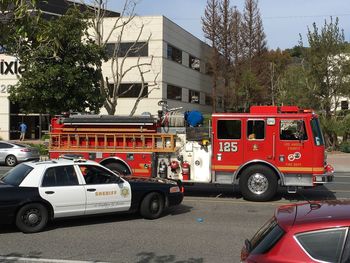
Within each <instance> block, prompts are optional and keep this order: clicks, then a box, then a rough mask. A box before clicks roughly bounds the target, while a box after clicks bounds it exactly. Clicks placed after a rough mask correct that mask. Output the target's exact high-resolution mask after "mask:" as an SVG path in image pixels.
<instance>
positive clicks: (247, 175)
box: [239, 165, 278, 202]
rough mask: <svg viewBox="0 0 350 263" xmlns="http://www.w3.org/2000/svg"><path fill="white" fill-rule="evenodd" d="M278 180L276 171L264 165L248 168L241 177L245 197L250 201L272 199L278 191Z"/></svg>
mask: <svg viewBox="0 0 350 263" xmlns="http://www.w3.org/2000/svg"><path fill="white" fill-rule="evenodd" d="M277 187H278V182H277V176H276V174H275V172H274V171H273V170H272V169H271V168H269V167H267V166H264V165H254V166H250V167H248V168H246V169H245V170H244V171H243V172H242V174H241V176H240V179H239V188H240V190H241V193H242V195H243V198H244V199H246V200H250V201H258V202H263V201H268V200H271V199H272V198H273V197H274V196H275V194H276V192H277Z"/></svg>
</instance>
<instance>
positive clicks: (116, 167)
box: [104, 163, 130, 175]
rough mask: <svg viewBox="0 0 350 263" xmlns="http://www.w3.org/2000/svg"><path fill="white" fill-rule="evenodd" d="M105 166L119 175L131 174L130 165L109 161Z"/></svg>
mask: <svg viewBox="0 0 350 263" xmlns="http://www.w3.org/2000/svg"><path fill="white" fill-rule="evenodd" d="M104 166H106V167H107V168H108V169H110V170H111V171H113V172H114V173H116V174H117V175H130V171H129V169H128V167H126V166H125V165H123V164H121V163H107V164H105V165H104Z"/></svg>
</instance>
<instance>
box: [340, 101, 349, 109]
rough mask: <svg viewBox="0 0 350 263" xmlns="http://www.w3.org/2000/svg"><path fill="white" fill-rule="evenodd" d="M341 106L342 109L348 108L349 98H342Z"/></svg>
mask: <svg viewBox="0 0 350 263" xmlns="http://www.w3.org/2000/svg"><path fill="white" fill-rule="evenodd" d="M340 106H341V109H342V110H348V109H349V102H348V101H347V100H342V101H341V102H340Z"/></svg>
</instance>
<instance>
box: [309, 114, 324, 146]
mask: <svg viewBox="0 0 350 263" xmlns="http://www.w3.org/2000/svg"><path fill="white" fill-rule="evenodd" d="M311 128H312V134H313V137H314V141H315V145H316V146H320V145H324V139H323V134H322V131H321V127H320V122H319V120H318V118H312V120H311Z"/></svg>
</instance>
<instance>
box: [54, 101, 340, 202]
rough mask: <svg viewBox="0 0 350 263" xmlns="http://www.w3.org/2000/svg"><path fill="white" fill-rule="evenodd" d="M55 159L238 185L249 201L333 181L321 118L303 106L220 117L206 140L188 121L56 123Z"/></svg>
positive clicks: (169, 116) (76, 118) (91, 118)
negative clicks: (69, 158)
mask: <svg viewBox="0 0 350 263" xmlns="http://www.w3.org/2000/svg"><path fill="white" fill-rule="evenodd" d="M51 126H52V129H51V133H50V146H49V151H50V157H51V158H57V157H59V156H61V155H67V154H71V155H77V154H78V155H80V156H82V157H83V158H86V159H92V160H95V161H98V162H100V163H101V164H103V165H105V166H106V167H108V168H110V169H111V170H114V171H115V172H117V173H119V174H121V175H133V176H144V177H161V178H171V179H180V180H182V181H183V183H185V184H186V183H191V184H192V183H214V184H237V185H239V188H240V191H241V193H242V195H243V197H244V198H245V199H247V200H252V201H266V200H270V199H271V198H272V197H273V196H274V195H275V194H276V192H277V187H278V186H284V187H287V189H288V191H289V192H292V193H294V192H296V190H297V189H299V188H306V187H314V186H317V185H322V184H325V183H327V182H330V181H332V180H333V168H332V167H331V166H330V165H327V163H326V158H325V146H324V139H323V135H322V132H321V129H320V124H319V119H318V116H317V115H316V114H315V113H314V112H312V111H310V110H303V109H300V108H298V107H296V106H281V107H277V106H253V107H251V109H250V112H249V113H215V114H213V115H212V118H211V125H209V127H208V130H207V132H204V133H203V127H186V126H187V125H186V122H185V120H184V114H182V113H176V112H162V111H160V114H159V115H158V116H156V117H154V116H151V115H150V114H149V115H145V116H135V117H123V116H106V115H71V116H69V117H63V116H58V117H56V118H53V119H52V125H51Z"/></svg>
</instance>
